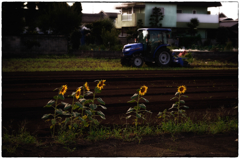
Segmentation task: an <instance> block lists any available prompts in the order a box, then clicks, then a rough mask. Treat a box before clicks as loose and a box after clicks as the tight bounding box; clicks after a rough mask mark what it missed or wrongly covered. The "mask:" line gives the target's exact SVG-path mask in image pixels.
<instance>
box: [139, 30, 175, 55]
mask: <svg viewBox="0 0 240 159" xmlns="http://www.w3.org/2000/svg"><path fill="white" fill-rule="evenodd" d="M169 32H171V30H170V29H160V28H141V29H138V35H137V38H136V40H135V42H136V43H141V44H142V45H143V54H144V55H145V56H147V57H153V55H154V53H155V51H156V50H157V48H158V47H162V46H168V35H169V34H168V33H169Z"/></svg>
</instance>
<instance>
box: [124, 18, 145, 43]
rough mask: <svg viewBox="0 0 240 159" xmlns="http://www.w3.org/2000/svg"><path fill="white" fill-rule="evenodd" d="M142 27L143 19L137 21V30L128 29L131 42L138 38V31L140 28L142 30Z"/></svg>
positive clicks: (128, 38)
mask: <svg viewBox="0 0 240 159" xmlns="http://www.w3.org/2000/svg"><path fill="white" fill-rule="evenodd" d="M142 27H143V22H142V19H139V20H138V21H137V26H136V28H133V29H128V31H127V34H128V36H127V40H130V39H132V38H136V37H137V35H138V32H137V30H138V29H139V28H142Z"/></svg>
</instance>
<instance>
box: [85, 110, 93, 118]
mask: <svg viewBox="0 0 240 159" xmlns="http://www.w3.org/2000/svg"><path fill="white" fill-rule="evenodd" d="M85 112H86V113H87V114H88V115H92V112H91V111H90V110H85ZM88 117H89V116H88ZM89 119H90V118H89Z"/></svg>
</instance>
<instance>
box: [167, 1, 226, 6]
mask: <svg viewBox="0 0 240 159" xmlns="http://www.w3.org/2000/svg"><path fill="white" fill-rule="evenodd" d="M169 3H176V4H177V5H178V6H199V7H219V6H222V4H221V2H169Z"/></svg>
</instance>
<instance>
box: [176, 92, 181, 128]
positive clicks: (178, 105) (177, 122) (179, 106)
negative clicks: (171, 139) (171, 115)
mask: <svg viewBox="0 0 240 159" xmlns="http://www.w3.org/2000/svg"><path fill="white" fill-rule="evenodd" d="M180 99H181V93H179V97H178V119H177V125H178V121H179V108H180Z"/></svg>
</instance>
